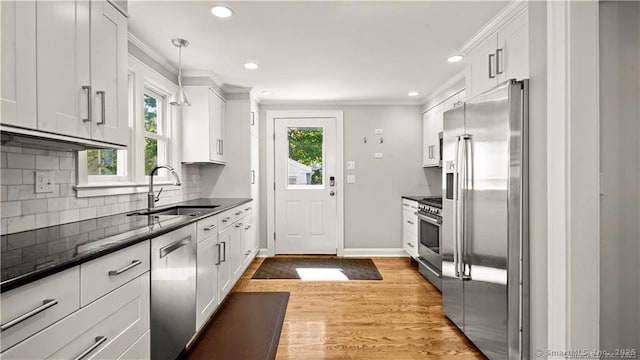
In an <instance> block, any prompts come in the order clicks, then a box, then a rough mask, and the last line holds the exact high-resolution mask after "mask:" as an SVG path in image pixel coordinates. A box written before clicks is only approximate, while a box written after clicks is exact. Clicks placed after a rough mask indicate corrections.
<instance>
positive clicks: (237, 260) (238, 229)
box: [229, 218, 246, 282]
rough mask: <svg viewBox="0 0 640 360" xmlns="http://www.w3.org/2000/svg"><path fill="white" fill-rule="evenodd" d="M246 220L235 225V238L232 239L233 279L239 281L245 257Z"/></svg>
mask: <svg viewBox="0 0 640 360" xmlns="http://www.w3.org/2000/svg"><path fill="white" fill-rule="evenodd" d="M245 219H246V218H244V219H241V220H239V221H238V222H237V223H236V224H234V225H233V229H234V231H233V237H232V239H231V247H230V254H229V255H230V258H231V270H232V271H233V273H232V274H233V275H232V277H231V278H232V279H233V280H234V282H235V280H237V279H239V278H240V275H242V270H243V267H242V264H243V263H244V256H243V254H242V238H243V236H242V235H243V231H244V230H243V229H244V226H245V223H244V221H245Z"/></svg>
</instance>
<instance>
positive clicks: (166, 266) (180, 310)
mask: <svg viewBox="0 0 640 360" xmlns="http://www.w3.org/2000/svg"><path fill="white" fill-rule="evenodd" d="M195 234H196V224H192V225H189V226H185V227H183V228H180V229H178V230H175V231H172V232H170V233H167V234H164V235H161V236H158V237H157V238H154V239H153V240H152V241H151V358H152V359H154V360H159V359H170V360H174V359H175V358H177V357H178V355H179V354H180V352H182V350H183V349H184V348H185V346H186V345H187V343H188V342H189V340H191V338H192V337H193V335H194V334H195V331H196V238H195Z"/></svg>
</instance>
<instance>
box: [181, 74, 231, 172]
mask: <svg viewBox="0 0 640 360" xmlns="http://www.w3.org/2000/svg"><path fill="white" fill-rule="evenodd" d="M185 90H186V91H187V93H189V96H190V97H191V106H189V107H185V108H183V110H182V123H183V127H182V162H185V163H218V164H224V163H225V161H226V158H225V156H226V155H225V143H224V132H225V131H224V118H225V111H226V103H225V101H224V99H222V97H220V96H219V95H218V94H216V93H215V92H214V91H213V90H211V89H210V88H208V87H206V86H186V87H185Z"/></svg>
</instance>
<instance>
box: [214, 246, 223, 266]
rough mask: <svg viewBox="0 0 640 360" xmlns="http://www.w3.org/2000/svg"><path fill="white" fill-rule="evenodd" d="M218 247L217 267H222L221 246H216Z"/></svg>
mask: <svg viewBox="0 0 640 360" xmlns="http://www.w3.org/2000/svg"><path fill="white" fill-rule="evenodd" d="M216 247H217V248H218V261H216V263H215V265H220V264H221V263H222V255H221V254H220V249H221V245H220V244H216Z"/></svg>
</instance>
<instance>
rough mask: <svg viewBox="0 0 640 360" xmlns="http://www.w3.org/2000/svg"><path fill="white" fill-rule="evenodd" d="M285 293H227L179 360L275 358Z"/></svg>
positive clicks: (284, 307)
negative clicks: (224, 299)
mask: <svg viewBox="0 0 640 360" xmlns="http://www.w3.org/2000/svg"><path fill="white" fill-rule="evenodd" d="M288 302H289V293H288V292H237V293H231V294H230V295H229V297H228V298H227V300H226V301H225V302H224V303H223V304H222V308H221V309H220V310H219V311H218V313H217V314H216V315H214V318H213V319H212V320H211V322H210V323H209V324H208V325H207V328H206V329H205V330H204V331H203V332H202V333H201V334H200V336H199V337H198V340H196V343H195V344H194V345H193V346H191V348H190V349H189V352H188V353H187V354H186V356H185V357H183V359H215V360H226V359H229V360H238V359H247V360H249V359H251V360H262V359H275V358H276V351H277V350H278V342H279V341H280V333H281V332H282V323H283V321H284V314H285V311H286V310H287V303H288Z"/></svg>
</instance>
